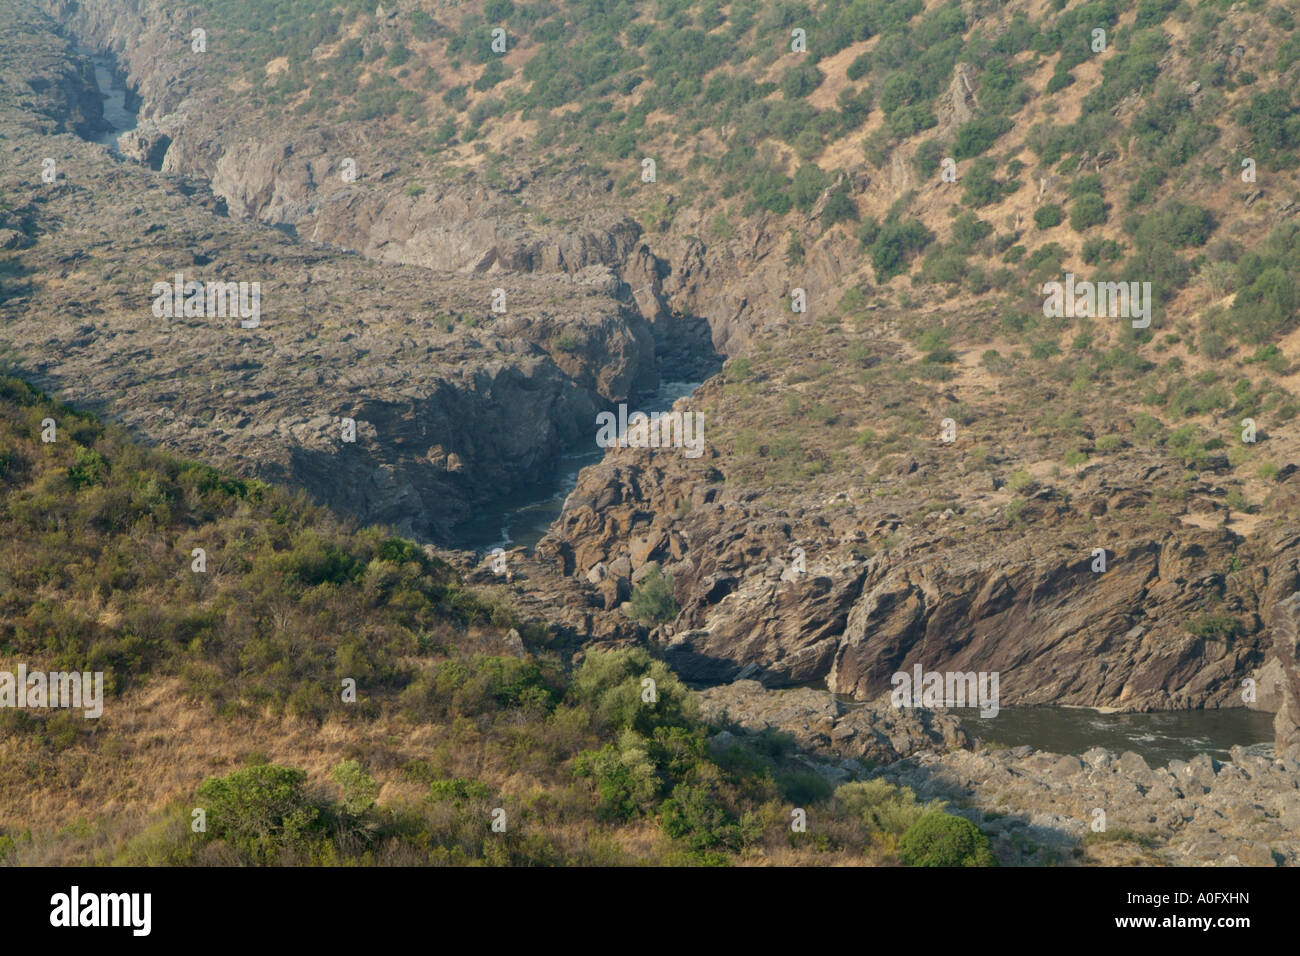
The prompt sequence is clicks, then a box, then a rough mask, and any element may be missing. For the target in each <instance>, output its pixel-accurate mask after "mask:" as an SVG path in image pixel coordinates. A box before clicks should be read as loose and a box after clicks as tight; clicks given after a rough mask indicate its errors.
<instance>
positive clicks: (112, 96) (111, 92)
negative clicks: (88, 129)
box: [81, 50, 139, 153]
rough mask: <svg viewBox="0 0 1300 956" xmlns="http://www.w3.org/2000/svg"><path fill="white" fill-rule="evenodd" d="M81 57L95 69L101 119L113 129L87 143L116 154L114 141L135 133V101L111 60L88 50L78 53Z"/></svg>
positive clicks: (113, 61) (109, 57)
mask: <svg viewBox="0 0 1300 956" xmlns="http://www.w3.org/2000/svg"><path fill="white" fill-rule="evenodd" d="M81 53H82V54H84V55H85V56H88V57H90V60H91V62H92V63H93V64H94V65H95V82H96V84H98V86H99V93H100V96H102V97H103V98H104V119H105V120H106V121H107V122H108V123H110V124H111V125H112V127H113V128H112V129H109V130H105V131H104V132H102V133H100V134H98V135H97V136H92V137H91V142H93V143H101V144H102V145H104V146H107V147H108V148H109V149H110V150H112V151H113V152H114V153H117V152H118V149H117V138H118V137H119V136H121V135H122V134H123V133H125V132H127V131H128V130H132V129H135V125H136V110H138V109H139V103H138V101H137V97H136V96H135V94H134V93H133V92H132V91H131V90H129V89H127V86H126V81H125V79H124V78H123V77H122V75H121V74H120V73H119V72H118V70H117V60H116V59H115V58H114V57H112V56H110V55H108V54H101V53H93V52H91V51H90V50H82V51H81Z"/></svg>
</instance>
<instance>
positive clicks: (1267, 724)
mask: <svg viewBox="0 0 1300 956" xmlns="http://www.w3.org/2000/svg"><path fill="white" fill-rule="evenodd" d="M955 713H957V714H958V715H959V716H960V717H961V722H962V726H963V727H965V728H966V732H967V733H969V734H971V735H972V736H977V737H981V738H983V739H985V740H989V741H996V742H997V743H999V744H1005V745H1006V746H1008V747H1018V746H1021V745H1023V744H1028V745H1029V746H1031V747H1034V748H1035V749H1037V750H1048V751H1052V752H1053V753H1063V754H1081V753H1083V752H1084V751H1086V750H1089V749H1091V748H1093V747H1104V748H1105V749H1107V750H1113V751H1119V752H1122V751H1125V750H1132V751H1133V752H1134V753H1137V754H1140V755H1141V756H1142V757H1143V758H1144V759H1145V760H1146V761H1147V763H1149V764H1151V765H1152V766H1162V765H1164V764H1166V763H1168V762H1169V761H1170V760H1189V759H1191V758H1192V757H1194V756H1196V755H1197V754H1201V753H1208V754H1210V755H1211V756H1212V757H1217V758H1219V759H1220V760H1227V759H1228V749H1229V748H1230V747H1233V746H1235V745H1240V746H1242V747H1246V748H1247V749H1249V750H1251V751H1252V752H1271V746H1272V743H1273V715H1272V714H1269V713H1264V712H1262V711H1257V710H1246V709H1245V708H1232V709H1230V710H1173V711H1159V712H1156V713H1150V714H1103V713H1098V712H1097V711H1095V710H1089V709H1087V708H1082V707H1003V708H1002V709H1001V710H1000V711H999V712H998V715H997V716H996V717H981V716H980V715H979V711H978V710H956V711H955Z"/></svg>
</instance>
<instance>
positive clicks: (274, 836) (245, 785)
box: [198, 764, 319, 863]
mask: <svg viewBox="0 0 1300 956" xmlns="http://www.w3.org/2000/svg"><path fill="white" fill-rule="evenodd" d="M306 778H307V775H306V774H305V773H303V771H301V770H295V769H293V768H290V767H280V766H276V765H275V764H263V765H261V766H256V767H247V768H245V769H244V770H236V771H234V772H233V773H230V774H228V775H226V776H225V777H213V778H211V779H209V780H206V781H204V782H203V784H202V785H200V787H199V790H198V796H199V801H200V804H201V806H202V807H203V808H204V809H205V810H206V811H207V825H208V830H207V834H208V838H209V839H213V840H225V841H226V842H227V843H229V844H230V845H231V846H232V847H234V848H235V849H236V850H237V851H239V852H240V853H241V854H243V855H245V856H246V857H247V858H249V859H251V860H253V861H256V862H259V863H268V862H274V860H275V859H276V858H277V855H278V854H279V853H280V852H281V851H284V850H294V849H299V848H301V847H302V845H303V843H304V840H305V838H306V836H307V835H308V834H309V833H310V832H311V831H312V830H313V829H314V828H315V827H316V825H317V823H318V816H319V811H318V810H317V808H316V807H315V806H313V805H312V804H311V803H310V802H308V800H307V798H306V796H305V795H304V793H303V782H304V781H305V780H306Z"/></svg>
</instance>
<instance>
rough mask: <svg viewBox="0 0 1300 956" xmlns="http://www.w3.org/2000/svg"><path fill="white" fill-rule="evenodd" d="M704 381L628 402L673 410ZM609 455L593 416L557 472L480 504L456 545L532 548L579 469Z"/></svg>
mask: <svg viewBox="0 0 1300 956" xmlns="http://www.w3.org/2000/svg"><path fill="white" fill-rule="evenodd" d="M700 384H701V383H700V382H663V383H662V384H661V385H660V386H659V388H657V389H656V390H655V391H654V392H652V393H651V394H649V395H646V396H644V397H642V398H640V399H638V400H636V401H635V402H629V403H628V405H629V408H630V410H631V411H642V412H645V413H646V414H650V413H652V412H664V411H668V410H670V409H671V408H672V407H673V402H675V401H677V399H679V398H683V397H684V396H687V395H690V394H691V393H692V392H694V391H695V390H696V389H697V388H699V387H700ZM604 457H605V449H603V448H601V447H600V446H599V445H597V444H596V423H595V421H594V420H593V421H592V423H591V431H590V434H589V436H588V437H587V438H586V439H584V440H583V443H582V444H581V445H579V446H577V447H575V448H570V449H568V450H567V451H566V452H565V453H564V454H562V455H561V456H560V460H559V463H558V464H557V466H556V468H555V471H554V472H553V473H552V474H551V475H549V476H548V477H546V478H543V479H542V480H540V481H537V482H534V483H532V484H530V485H527V486H525V487H523V488H520V489H518V490H517V491H515V492H514V493H513V494H509V495H505V496H503V497H502V498H499V499H497V500H496V501H495V502H493V503H492V504H490V505H485V506H483V507H480V508H478V509H476V512H475V515H474V517H473V518H470V519H469V520H468V521H464V522H461V524H459V525H457V526H456V529H455V531H454V533H453V538H452V546H453V547H456V548H462V549H464V550H466V551H481V552H486V551H490V550H492V549H493V548H529V549H532V548H533V547H534V546H536V544H537V542H538V541H540V540H542V537H543V536H544V535H545V534H546V532H547V531H548V530H549V529H550V527H551V524H552V523H554V521H555V519H556V518H558V517H559V516H560V512H561V511H562V510H563V508H564V500H565V499H566V498H567V497H568V496H569V492H571V491H573V489H574V488H575V487H576V486H577V483H578V472H580V471H581V470H582V469H583V468H586V467H587V466H588V465H594V464H596V463H597V462H599V461H600V460H601V459H602V458H604Z"/></svg>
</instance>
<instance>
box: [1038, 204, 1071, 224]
mask: <svg viewBox="0 0 1300 956" xmlns="http://www.w3.org/2000/svg"><path fill="white" fill-rule="evenodd" d="M1064 218H1065V211H1064V210H1063V209H1061V207H1060V206H1058V205H1057V204H1056V203H1048V204H1047V205H1045V206H1039V207H1038V208H1037V209H1035V210H1034V225H1035V226H1037V227H1038V228H1039V229H1051V228H1052V227H1053V226H1059V225H1060V224H1061V221H1062V220H1063V219H1064Z"/></svg>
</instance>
